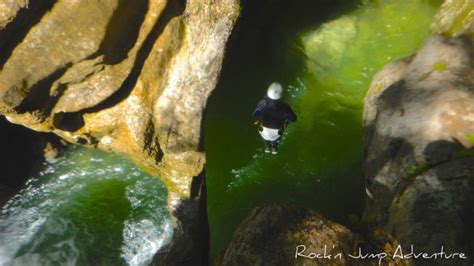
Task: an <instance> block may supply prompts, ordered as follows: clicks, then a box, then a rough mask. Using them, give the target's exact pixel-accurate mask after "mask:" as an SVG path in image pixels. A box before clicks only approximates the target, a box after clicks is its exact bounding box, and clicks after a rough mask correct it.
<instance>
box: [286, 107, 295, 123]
mask: <svg viewBox="0 0 474 266" xmlns="http://www.w3.org/2000/svg"><path fill="white" fill-rule="evenodd" d="M286 107H287V108H286V120H287V121H289V122H292V123H293V122H296V120H297V117H296V114H295V112H293V110H292V109H291V107H290V106H289V105H287V106H286Z"/></svg>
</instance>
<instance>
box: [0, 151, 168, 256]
mask: <svg viewBox="0 0 474 266" xmlns="http://www.w3.org/2000/svg"><path fill="white" fill-rule="evenodd" d="M171 233H172V230H171V219H170V217H169V214H168V212H167V210H166V189H165V187H164V185H163V184H162V182H161V181H159V180H158V179H157V178H154V177H151V176H149V175H147V174H146V173H144V172H143V171H141V170H140V169H139V168H137V167H136V166H134V165H133V164H132V163H130V162H129V161H127V160H126V159H124V158H122V157H120V156H117V155H111V154H106V153H103V152H100V151H97V150H92V149H87V148H82V147H74V148H71V149H70V150H69V151H68V152H67V153H66V154H65V155H64V156H62V157H60V158H59V159H56V160H55V161H52V162H49V163H46V164H45V167H44V170H43V171H42V172H40V173H39V175H38V176H35V177H33V178H31V179H30V180H29V181H28V183H27V184H26V186H25V188H24V189H23V190H22V191H21V192H19V193H18V194H17V195H16V196H14V197H13V198H12V199H11V200H10V201H8V202H7V204H6V205H5V206H4V207H3V208H2V209H1V212H0V265H12V264H13V265H147V264H148V263H149V262H150V261H151V259H152V257H153V255H154V254H155V253H156V251H157V250H158V249H159V248H160V247H161V246H163V245H164V244H166V243H167V242H168V241H169V240H170V238H171Z"/></svg>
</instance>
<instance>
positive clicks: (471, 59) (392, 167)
mask: <svg viewBox="0 0 474 266" xmlns="http://www.w3.org/2000/svg"><path fill="white" fill-rule="evenodd" d="M364 108H365V110H364V144H365V154H366V161H365V175H366V178H367V188H368V191H369V193H370V194H371V195H370V196H371V199H369V200H368V201H367V207H366V211H365V219H366V221H368V222H370V224H371V225H372V226H374V227H376V228H381V229H382V230H383V231H385V232H386V233H388V234H390V235H392V236H393V237H395V238H396V239H397V240H398V241H399V242H400V243H401V245H402V246H403V247H404V248H405V249H406V250H409V249H410V245H413V246H414V247H415V249H419V250H420V249H421V250H423V251H425V252H429V253H430V254H432V253H435V252H440V249H441V247H442V246H443V247H444V250H445V251H446V252H447V253H448V254H449V253H454V252H463V253H465V254H469V255H468V257H469V258H468V259H467V260H462V259H458V260H454V259H451V260H448V261H446V260H443V259H441V260H440V259H438V260H420V261H416V263H417V265H418V264H420V265H422V264H423V263H425V264H426V265H447V264H449V265H472V263H473V261H474V250H473V247H474V242H473V240H472V239H474V235H473V233H472V230H471V225H472V223H473V222H474V211H473V209H472V207H473V206H474V196H473V195H474V167H473V165H474V156H473V154H474V153H473V152H472V150H473V145H474V138H473V136H474V43H473V41H472V40H470V39H469V38H467V37H457V38H450V37H443V36H439V35H438V36H432V37H430V38H429V39H428V40H427V41H426V43H425V44H424V45H423V47H422V48H421V49H420V50H419V51H418V53H417V54H416V55H415V56H414V57H411V58H407V59H404V60H401V61H399V62H395V63H392V64H389V65H387V66H385V67H384V69H383V70H382V71H380V72H379V73H378V74H377V75H376V76H375V78H374V80H373V82H372V84H371V87H370V89H369V91H368V94H367V96H366V98H365V107H364Z"/></svg>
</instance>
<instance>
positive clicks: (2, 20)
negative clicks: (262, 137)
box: [0, 0, 239, 252]
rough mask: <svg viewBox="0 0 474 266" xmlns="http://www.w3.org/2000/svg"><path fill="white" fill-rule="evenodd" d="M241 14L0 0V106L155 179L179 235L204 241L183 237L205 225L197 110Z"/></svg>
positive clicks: (196, 0) (120, 1)
mask: <svg viewBox="0 0 474 266" xmlns="http://www.w3.org/2000/svg"><path fill="white" fill-rule="evenodd" d="M238 12H239V8H238V0H218V1H215V0H188V1H174V0H173V1H171V0H169V1H166V0H159V1H149V0H134V1H126V0H104V1H95V0H81V1H76V0H45V1H31V2H29V1H28V0H17V1H15V0H5V1H1V2H0V51H1V52H0V69H1V71H0V113H1V114H3V115H5V116H6V117H7V119H8V120H9V121H11V122H13V123H16V124H22V125H24V126H27V127H29V128H31V129H33V130H36V131H41V132H53V133H55V134H57V135H59V136H61V137H62V138H64V139H66V140H68V141H69V142H71V143H76V144H82V145H87V146H92V147H95V148H99V149H102V150H106V151H113V152H118V153H122V154H124V155H126V156H128V157H129V158H130V159H131V160H133V161H134V162H136V163H137V164H138V165H140V166H142V167H143V168H145V169H146V170H147V171H148V172H150V173H152V174H154V175H156V176H159V177H161V178H162V179H163V180H164V182H165V184H166V185H167V187H168V190H169V206H170V210H171V211H172V213H173V216H174V217H175V222H176V223H175V227H176V230H178V231H179V232H178V231H177V232H176V234H175V237H178V236H176V235H183V236H184V235H188V236H187V237H188V241H187V242H188V244H189V243H192V242H193V241H201V240H202V241H203V242H202V244H199V245H201V246H203V248H206V246H207V244H206V240H205V239H200V240H197V239H193V236H190V234H195V233H204V234H206V232H202V231H203V230H198V229H196V227H199V226H207V222H206V221H205V217H202V216H205V202H204V203H203V202H202V200H204V199H205V197H203V192H204V190H203V189H204V188H203V185H204V175H203V173H202V172H203V165H204V162H205V157H204V153H203V149H202V143H201V137H202V133H201V119H202V113H203V110H204V107H205V104H206V100H207V98H208V96H209V94H210V92H211V91H212V89H213V88H214V87H215V84H216V82H217V78H218V75H219V72H220V68H221V62H222V59H223V53H224V46H225V43H226V40H227V37H228V36H229V34H230V31H231V29H232V26H233V24H234V22H235V20H236V18H237V16H238ZM202 208H204V210H203V209H202ZM198 220H199V222H196V221H198ZM182 221H186V223H187V224H194V225H193V226H191V227H192V228H188V225H187V224H186V225H185V224H183V223H182ZM199 231H201V232H199ZM191 246H192V244H191ZM193 252H198V250H197V249H194V250H193Z"/></svg>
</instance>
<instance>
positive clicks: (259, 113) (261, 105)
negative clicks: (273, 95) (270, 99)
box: [252, 100, 265, 117]
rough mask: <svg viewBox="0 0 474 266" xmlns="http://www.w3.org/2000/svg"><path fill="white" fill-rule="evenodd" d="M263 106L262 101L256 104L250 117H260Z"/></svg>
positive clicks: (263, 102)
mask: <svg viewBox="0 0 474 266" xmlns="http://www.w3.org/2000/svg"><path fill="white" fill-rule="evenodd" d="M264 106H265V101H264V100H261V101H260V102H259V103H258V104H257V107H255V111H253V114H252V116H253V117H258V116H260V115H262V109H263V107H264Z"/></svg>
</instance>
